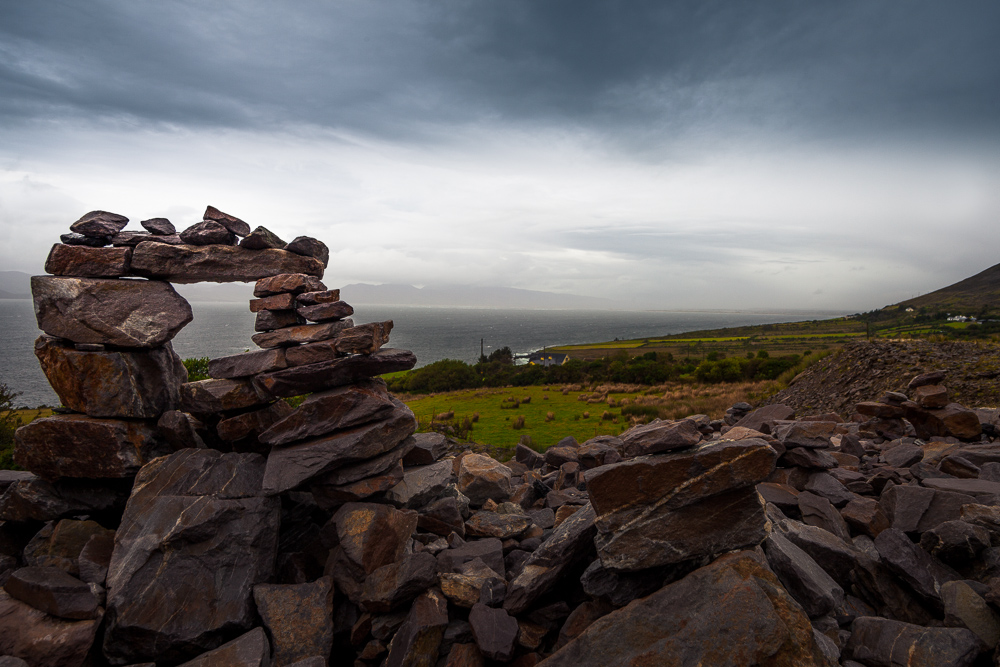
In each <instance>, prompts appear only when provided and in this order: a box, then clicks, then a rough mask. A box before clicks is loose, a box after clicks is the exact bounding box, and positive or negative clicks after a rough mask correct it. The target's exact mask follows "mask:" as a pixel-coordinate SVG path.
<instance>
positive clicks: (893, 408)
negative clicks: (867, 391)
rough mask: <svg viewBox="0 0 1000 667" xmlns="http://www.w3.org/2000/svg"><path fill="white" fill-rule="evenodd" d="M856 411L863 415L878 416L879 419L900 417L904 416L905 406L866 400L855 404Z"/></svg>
mask: <svg viewBox="0 0 1000 667" xmlns="http://www.w3.org/2000/svg"><path fill="white" fill-rule="evenodd" d="M854 411H855V412H856V413H858V414H859V415H861V416H863V417H877V418H879V419H900V418H901V417H903V414H904V413H903V408H901V407H899V406H898V405H887V404H885V403H876V402H874V401H865V402H862V403H858V404H857V405H856V406H854Z"/></svg>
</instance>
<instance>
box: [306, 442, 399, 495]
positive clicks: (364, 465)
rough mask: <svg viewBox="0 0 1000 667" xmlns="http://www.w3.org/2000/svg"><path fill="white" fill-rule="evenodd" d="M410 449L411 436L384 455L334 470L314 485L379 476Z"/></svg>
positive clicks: (340, 483)
mask: <svg viewBox="0 0 1000 667" xmlns="http://www.w3.org/2000/svg"><path fill="white" fill-rule="evenodd" d="M411 447H413V436H410V437H408V438H405V439H404V440H403V441H402V442H400V443H399V444H398V445H397V446H395V447H393V448H392V449H390V450H389V451H387V452H386V453H384V454H379V455H378V456H375V457H372V458H367V459H363V460H361V461H356V462H353V463H350V464H348V465H345V466H342V467H339V468H336V469H335V470H332V471H330V472H328V473H326V474H324V475H323V476H321V477H319V478H318V479H317V480H316V483H317V484H331V485H334V486H338V485H342V484H350V483H351V482H357V481H360V480H364V479H365V478H367V477H372V476H373V475H379V474H381V473H384V472H386V471H388V470H390V469H394V468H396V467H397V466H399V462H400V461H401V460H402V459H403V458H404V457H405V456H406V453H407V452H409V451H410V448H411Z"/></svg>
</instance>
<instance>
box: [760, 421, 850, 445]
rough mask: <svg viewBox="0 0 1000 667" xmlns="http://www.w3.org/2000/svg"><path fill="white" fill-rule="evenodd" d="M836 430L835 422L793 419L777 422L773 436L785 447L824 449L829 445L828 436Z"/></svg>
mask: <svg viewBox="0 0 1000 667" xmlns="http://www.w3.org/2000/svg"><path fill="white" fill-rule="evenodd" d="M836 432H837V424H836V422H827V421H793V422H789V423H785V424H778V425H776V426H775V428H774V436H775V437H776V438H777V439H778V441H779V442H780V443H781V444H782V445H784V446H785V448H786V449H793V448H795V447H808V448H811V449H824V448H827V447H830V438H831V437H832V436H833V435H835V434H836Z"/></svg>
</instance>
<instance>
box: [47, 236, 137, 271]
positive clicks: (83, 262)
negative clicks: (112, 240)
mask: <svg viewBox="0 0 1000 667" xmlns="http://www.w3.org/2000/svg"><path fill="white" fill-rule="evenodd" d="M131 260H132V250H131V249H130V248H88V247H87V246H82V245H66V244H63V243H57V244H55V245H54V246H52V250H50V251H49V256H48V258H46V260H45V272H46V273H51V274H52V275H54V276H77V277H81V278H118V277H120V276H124V275H127V274H128V270H129V263H130V262H131Z"/></svg>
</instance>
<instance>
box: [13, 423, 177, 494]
mask: <svg viewBox="0 0 1000 667" xmlns="http://www.w3.org/2000/svg"><path fill="white" fill-rule="evenodd" d="M171 451H173V450H172V448H170V446H169V445H167V443H166V441H165V440H164V439H163V438H162V437H161V436H160V433H159V431H158V430H157V429H156V426H155V424H153V423H151V422H145V421H123V420H118V419H94V418H92V417H85V416H83V415H53V416H52V417H43V418H41V419H36V420H35V421H33V422H31V423H30V424H28V425H27V426H22V427H21V428H19V429H18V430H17V433H16V434H15V445H14V461H15V462H16V463H17V464H18V465H19V466H21V467H23V468H26V469H28V470H30V471H32V472H33V473H35V474H36V475H39V476H40V477H44V478H45V479H49V480H54V479H59V478H62V477H87V478H102V477H131V476H133V475H135V474H136V473H137V472H139V468H141V467H142V466H143V465H145V464H146V463H148V462H149V461H151V460H152V459H154V458H156V457H158V456H164V455H166V454H169V453H170V452H171Z"/></svg>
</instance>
